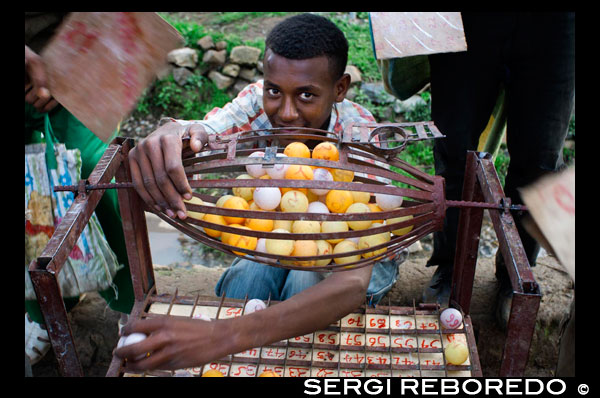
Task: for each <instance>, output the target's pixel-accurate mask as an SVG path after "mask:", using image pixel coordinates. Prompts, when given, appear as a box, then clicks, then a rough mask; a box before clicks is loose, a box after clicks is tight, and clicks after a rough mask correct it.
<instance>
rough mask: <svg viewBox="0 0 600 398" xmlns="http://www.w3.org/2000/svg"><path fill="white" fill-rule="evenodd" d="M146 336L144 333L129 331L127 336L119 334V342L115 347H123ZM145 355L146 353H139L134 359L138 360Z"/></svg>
mask: <svg viewBox="0 0 600 398" xmlns="http://www.w3.org/2000/svg"><path fill="white" fill-rule="evenodd" d="M146 337H148V336H146V335H145V334H144V333H131V334H128V335H127V336H121V338H120V339H119V342H118V343H117V348H121V347H125V346H127V345H131V344H136V343H139V342H140V341H142V340H145V339H146ZM145 357H146V355H140V356H138V357H137V358H136V361H139V360H140V359H144V358H145Z"/></svg>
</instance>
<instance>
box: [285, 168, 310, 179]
mask: <svg viewBox="0 0 600 398" xmlns="http://www.w3.org/2000/svg"><path fill="white" fill-rule="evenodd" d="M285 178H287V179H288V180H312V179H313V169H312V168H311V167H310V166H307V165H302V164H291V165H290V167H288V168H287V170H286V171H285Z"/></svg>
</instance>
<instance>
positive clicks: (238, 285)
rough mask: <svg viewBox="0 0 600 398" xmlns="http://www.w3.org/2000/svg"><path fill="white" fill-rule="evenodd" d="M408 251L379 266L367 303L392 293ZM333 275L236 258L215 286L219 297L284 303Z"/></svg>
mask: <svg viewBox="0 0 600 398" xmlns="http://www.w3.org/2000/svg"><path fill="white" fill-rule="evenodd" d="M407 255H408V251H407V250H404V251H402V252H400V253H399V254H398V255H397V256H396V257H395V258H394V259H393V260H387V259H386V260H384V261H380V262H378V263H376V264H375V266H374V267H373V272H372V274H371V281H370V282H369V287H368V288H367V297H366V298H367V300H368V301H369V303H370V304H378V303H379V301H380V300H381V299H382V298H383V296H385V294H386V293H387V292H388V291H390V289H391V288H392V286H394V283H395V282H396V279H397V277H398V267H399V265H400V264H401V263H403V262H404V261H405V260H406V257H407ZM329 274H330V273H326V272H316V271H297V270H288V269H285V268H277V267H272V266H270V265H265V264H262V263H257V262H254V261H252V260H251V259H250V258H240V257H238V258H236V259H235V260H234V261H233V263H232V264H231V267H229V268H228V269H227V270H225V272H224V273H223V275H221V278H220V279H219V281H218V282H217V285H216V286H215V293H216V295H217V296H218V297H221V296H222V295H225V296H226V297H229V298H236V299H245V298H246V295H247V296H248V299H253V298H258V299H261V300H268V299H269V295H270V297H271V300H273V301H283V300H286V299H288V298H290V297H292V296H293V295H295V294H297V293H299V292H301V291H302V290H304V289H306V288H309V287H311V286H313V285H316V284H317V283H319V282H321V281H322V280H323V279H325V278H326V277H327V276H328V275H329Z"/></svg>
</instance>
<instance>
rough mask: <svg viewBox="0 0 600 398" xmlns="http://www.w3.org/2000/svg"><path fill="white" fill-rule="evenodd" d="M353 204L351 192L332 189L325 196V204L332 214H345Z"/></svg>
mask: <svg viewBox="0 0 600 398" xmlns="http://www.w3.org/2000/svg"><path fill="white" fill-rule="evenodd" d="M352 203H354V198H353V197H352V193H350V191H342V190H338V189H332V190H331V191H329V192H328V193H327V196H325V204H326V205H327V208H328V209H329V211H331V212H332V213H345V212H346V210H347V209H348V207H350V205H351V204H352Z"/></svg>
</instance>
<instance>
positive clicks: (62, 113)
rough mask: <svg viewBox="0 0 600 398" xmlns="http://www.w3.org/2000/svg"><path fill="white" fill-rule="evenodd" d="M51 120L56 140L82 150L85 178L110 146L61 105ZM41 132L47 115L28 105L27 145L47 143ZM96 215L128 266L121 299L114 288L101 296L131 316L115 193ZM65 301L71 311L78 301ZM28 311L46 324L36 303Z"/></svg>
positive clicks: (118, 278)
mask: <svg viewBox="0 0 600 398" xmlns="http://www.w3.org/2000/svg"><path fill="white" fill-rule="evenodd" d="M49 117H50V123H51V125H52V130H53V132H54V136H55V137H56V139H57V141H58V142H61V143H64V144H65V146H66V147H67V149H74V148H77V149H79V150H80V152H81V159H82V167H81V178H83V179H86V178H87V177H88V176H89V175H90V173H91V172H92V170H93V169H94V167H95V166H96V164H97V163H98V161H99V160H100V158H101V157H102V155H103V154H104V151H105V150H106V148H107V147H108V145H107V144H105V143H104V142H102V140H100V139H99V138H98V137H96V135H94V133H92V132H91V131H90V130H89V129H88V128H87V127H85V126H84V125H83V124H82V123H81V122H80V121H79V120H77V118H75V117H74V116H73V115H72V114H71V113H70V112H69V111H67V110H66V109H65V108H64V107H62V106H60V105H58V106H57V107H56V108H54V109H53V110H51V111H50V113H49ZM41 131H44V114H43V113H39V112H37V111H36V110H35V108H34V107H33V106H31V105H30V104H27V103H25V144H26V145H27V144H31V143H36V142H45V141H44V140H42V139H41V133H40V132H41ZM96 216H97V217H98V220H99V222H100V225H101V226H102V230H103V231H104V234H105V236H106V240H107V242H108V244H109V245H110V247H111V249H112V250H113V252H114V253H115V255H116V256H117V259H118V261H119V263H121V264H124V265H125V267H124V268H122V269H121V270H119V271H118V272H117V274H116V275H115V276H114V278H113V279H114V283H115V285H116V286H117V289H118V297H117V296H116V295H115V292H114V290H113V289H111V288H109V289H107V290H104V291H101V292H99V294H100V295H101V296H102V297H103V298H104V299H105V300H106V302H107V303H108V305H109V307H110V308H111V309H112V310H114V311H118V312H123V313H127V314H128V313H130V312H131V309H132V307H133V303H134V295H133V284H132V282H131V274H130V271H129V262H128V259H127V250H126V247H125V237H124V234H123V228H122V223H121V214H120V212H119V203H118V198H117V191H116V190H110V189H108V190H106V191H105V193H104V195H103V196H102V199H101V200H100V202H99V203H98V206H97V207H96ZM63 300H64V302H65V307H66V309H67V312H68V311H70V310H71V309H72V308H73V307H74V306H75V305H76V304H77V302H78V301H79V298H78V297H67V298H64V299H63ZM25 311H26V312H27V313H29V316H30V317H31V319H32V320H33V321H34V322H37V323H43V318H42V314H41V311H40V307H39V305H38V303H37V301H35V300H25Z"/></svg>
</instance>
